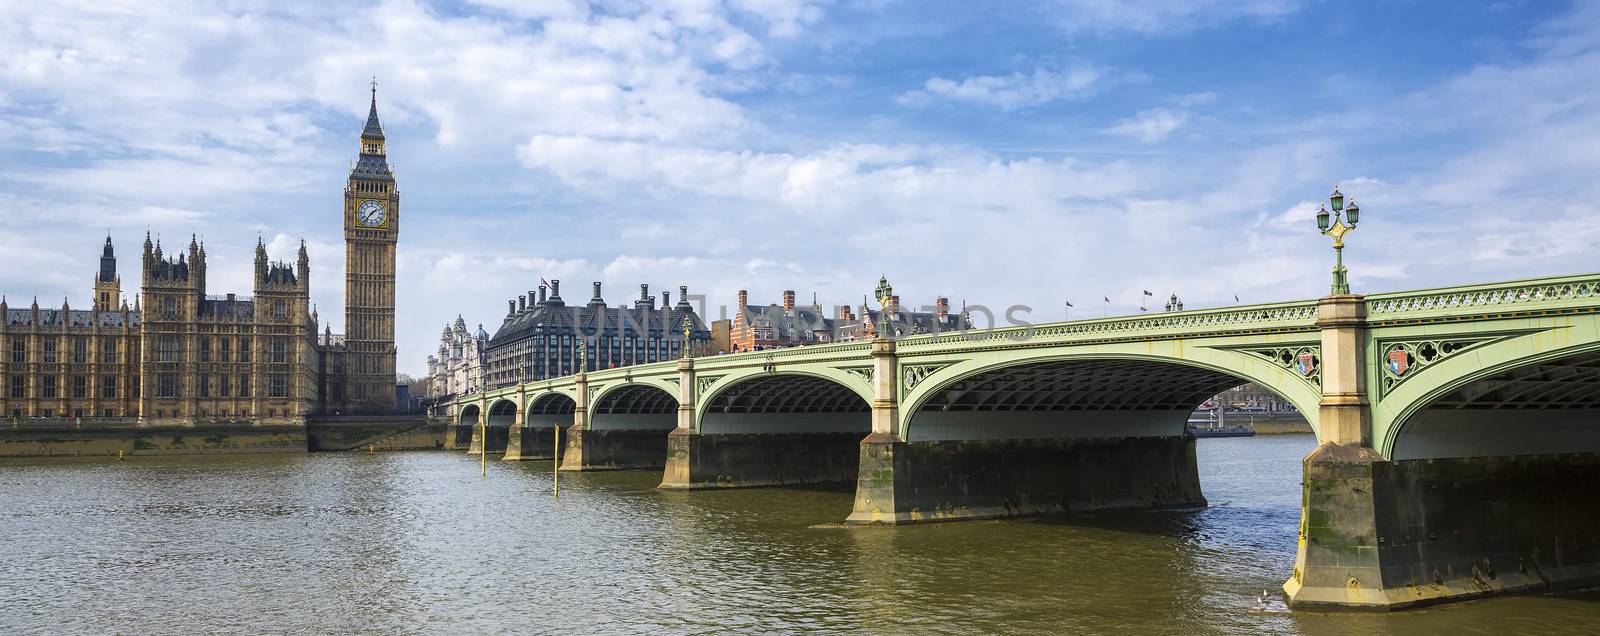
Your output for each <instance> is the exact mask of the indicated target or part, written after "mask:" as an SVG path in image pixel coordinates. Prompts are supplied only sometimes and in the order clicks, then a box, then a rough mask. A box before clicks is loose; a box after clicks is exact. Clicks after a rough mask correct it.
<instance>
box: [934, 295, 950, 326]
mask: <svg viewBox="0 0 1600 636" xmlns="http://www.w3.org/2000/svg"><path fill="white" fill-rule="evenodd" d="M933 307H934V315H935V316H937V317H938V318H939V320H944V319H945V317H947V316H949V315H950V299H949V298H945V297H944V296H939V297H938V298H934V299H933Z"/></svg>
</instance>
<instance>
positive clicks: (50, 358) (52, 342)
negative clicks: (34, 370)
mask: <svg viewBox="0 0 1600 636" xmlns="http://www.w3.org/2000/svg"><path fill="white" fill-rule="evenodd" d="M44 361H45V363H46V364H53V363H55V362H56V337H55V336H45V338H44Z"/></svg>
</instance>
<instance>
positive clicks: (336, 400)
mask: <svg viewBox="0 0 1600 636" xmlns="http://www.w3.org/2000/svg"><path fill="white" fill-rule="evenodd" d="M399 196H400V195H399V191H398V189H397V188H396V187H395V181H394V176H393V174H392V173H391V172H390V170H389V167H388V163H387V160H386V159H385V149H384V136H383V128H382V125H381V124H379V122H378V111H377V94H376V91H375V90H374V93H373V101H372V108H371V111H370V112H369V113H368V116H367V123H366V126H365V128H364V129H363V130H362V133H361V153H360V159H359V160H358V162H357V164H356V166H355V167H354V168H353V169H352V170H351V172H350V176H349V179H348V182H347V184H346V187H345V205H344V214H343V220H344V228H345V243H346V258H347V271H346V285H345V289H346V298H347V299H348V306H347V307H346V313H345V324H346V327H347V330H348V331H349V332H350V334H349V336H348V337H347V336H344V335H338V334H333V333H331V331H328V330H324V331H323V333H322V334H318V333H317V332H318V329H317V326H318V317H317V315H316V312H315V310H314V309H313V308H312V307H311V300H310V258H309V255H308V254H307V253H306V248H305V244H304V242H302V243H301V246H300V253H299V258H298V260H297V261H296V263H295V264H294V265H292V266H291V265H289V264H287V263H284V262H272V263H269V262H268V259H267V252H266V246H265V245H264V244H262V243H261V241H260V240H257V243H256V253H255V270H254V276H253V287H254V289H253V292H254V294H253V296H251V297H239V296H237V295H235V294H225V295H220V296H216V295H208V294H207V288H206V270H207V261H206V250H205V246H204V244H203V243H201V242H200V241H199V240H197V239H195V238H191V239H190V241H189V245H188V248H187V250H186V251H183V252H180V253H179V254H178V255H177V256H176V258H173V257H171V256H169V255H167V254H166V253H164V251H163V249H162V247H161V245H160V242H159V241H155V242H152V241H151V240H150V238H149V236H146V238H145V243H144V254H143V258H142V259H141V266H142V271H141V274H140V285H139V293H138V296H137V297H136V299H135V301H134V305H133V307H129V306H128V303H127V301H126V300H124V299H123V298H122V279H121V277H120V276H119V275H118V274H117V271H116V255H115V251H114V248H113V246H112V243H111V239H110V238H109V237H108V238H107V239H106V243H105V246H104V248H103V250H102V253H101V258H100V269H99V271H98V272H96V274H95V277H94V295H93V302H92V303H91V305H90V308H89V309H87V310H74V309H72V308H71V306H70V305H69V303H68V302H66V301H63V302H62V305H61V308H59V309H55V308H48V309H46V308H40V307H39V305H38V301H37V300H35V301H34V302H33V304H32V306H30V307H29V308H26V309H14V308H11V307H8V306H7V304H6V300H5V299H4V298H0V347H4V354H3V355H0V416H3V417H11V418H110V419H124V420H127V421H130V422H137V423H140V424H146V425H173V424H176V425H186V424H195V423H200V422H223V421H245V422H253V423H296V422H303V421H304V419H305V417H306V416H307V415H312V414H317V413H324V414H367V413H388V412H392V411H393V409H394V396H395V383H394V378H395V375H394V271H395V269H394V263H395V252H394V250H395V243H396V240H397V238H398V235H399V218H398V214H399Z"/></svg>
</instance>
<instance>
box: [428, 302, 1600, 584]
mask: <svg viewBox="0 0 1600 636" xmlns="http://www.w3.org/2000/svg"><path fill="white" fill-rule="evenodd" d="M1245 382H1254V383H1256V384H1258V385H1260V386H1262V387H1265V388H1267V389H1270V390H1272V391H1274V392H1275V393H1277V394H1278V395H1280V396H1282V397H1283V398H1284V399H1286V400H1288V401H1289V402H1291V403H1293V404H1295V405H1296V406H1297V407H1298V408H1299V409H1300V411H1301V412H1302V413H1303V414H1305V416H1306V419H1307V420H1308V421H1309V422H1310V424H1311V427H1312V429H1313V430H1314V431H1315V432H1316V434H1317V438H1318V447H1317V448H1316V450H1314V451H1312V452H1311V453H1310V454H1309V455H1307V456H1306V458H1305V461H1304V465H1305V468H1304V477H1303V482H1302V490H1303V506H1302V515H1301V524H1300V531H1299V538H1298V550H1297V554H1296V558H1295V564H1294V567H1293V570H1292V573H1291V575H1290V577H1289V580H1288V581H1287V582H1286V583H1285V584H1284V591H1285V593H1286V596H1287V597H1288V599H1289V600H1290V603H1291V605H1292V606H1294V607H1296V608H1305V607H1323V608H1341V609H1394V608H1401V607H1408V606H1413V605H1418V604H1425V603H1433V602H1441V601H1449V600H1460V599H1467V598H1475V597H1479V596H1483V595H1488V594H1496V593H1507V592H1526V591H1545V590H1559V589H1566V588H1572V587H1579V586H1590V585H1597V584H1600V422H1597V421H1596V415H1597V414H1600V410H1597V409H1600V274H1595V275H1584V276H1569V277H1560V278H1548V279H1537V280H1524V281H1513V282H1506V283H1496V284H1487V285H1472V286H1463V287H1453V288H1445V289H1432V290H1422V291H1413V292H1403V293H1387V294H1374V295H1368V296H1360V295H1340V296H1330V297H1325V298H1321V299H1318V300H1310V301H1299V302H1287V303H1273V304H1263V305H1251V306H1239V307H1228V308H1221V309H1204V310H1192V311H1181V312H1171V313H1162V314H1156V315H1147V316H1138V317H1118V318H1107V319H1099V320H1081V321H1071V322H1063V323H1054V324H1046V325H1037V326H1033V327H1026V328H1007V329H996V330H976V331H972V332H967V333H943V334H928V335H920V336H912V337H906V338H902V339H898V340H889V339H879V340H874V341H870V342H866V341H863V342H847V343H837V344H830V345H822V346H811V347H801V348H792V349H782V350H775V351H764V352H752V353H742V354H736V355H726V356H715V357H704V358H698V359H683V360H678V361H675V362H663V363H656V364H650V365H642V366H634V367H626V368H619V369H607V370H603V371H596V372H590V373H584V374H578V375H576V376H570V377H564V378H558V379H551V380H542V381H537V382H530V383H525V384H519V385H516V386H512V387H507V388H504V389H499V390H495V391H489V392H487V393H482V394H478V395H472V396H468V397H467V398H465V399H463V400H461V401H459V402H457V403H456V405H455V406H456V410H457V413H459V419H458V425H457V433H456V435H455V436H454V438H453V439H452V440H451V442H452V444H454V445H456V446H457V447H460V446H468V445H470V452H483V451H484V449H487V451H488V452H490V453H499V452H502V451H503V452H505V459H507V460H514V459H529V458H539V457H543V458H548V457H550V455H551V451H552V444H551V439H552V431H553V427H555V426H561V427H563V428H565V429H566V431H567V432H566V434H565V435H564V440H565V442H566V443H565V447H564V449H563V453H564V457H563V462H562V466H561V469H562V470H598V469H621V468H659V469H662V470H663V477H662V482H661V487H662V488H725V487H739V486H772V485H785V484H805V483H816V482H852V481H853V482H855V484H856V496H855V504H854V510H853V511H852V512H851V513H850V515H849V517H848V519H847V522H848V523H857V524H899V523H912V522H924V521H939V520H955V519H973V518H985V517H1004V516H1017V515H1032V514H1045V513H1073V512H1086V511H1105V510H1122V509H1153V508H1188V507H1197V506H1204V505H1206V500H1205V498H1204V496H1203V495H1202V494H1201V488H1200V483H1199V478H1198V475H1197V471H1196V465H1195V449H1194V439H1193V438H1192V437H1189V436H1187V435H1186V434H1185V432H1184V422H1185V421H1186V420H1187V418H1188V415H1189V413H1190V412H1191V411H1192V410H1193V409H1194V408H1195V407H1196V406H1197V405H1198V404H1199V403H1200V402H1202V401H1204V400H1205V399H1206V398H1208V397H1210V396H1212V395H1215V394H1217V393H1218V392H1220V391H1222V390H1224V389H1227V388H1229V387H1232V386H1236V385H1239V384H1242V383H1245ZM480 415H484V416H486V420H485V421H482V422H480V420H479V417H480ZM480 424H483V425H484V426H479V425H480Z"/></svg>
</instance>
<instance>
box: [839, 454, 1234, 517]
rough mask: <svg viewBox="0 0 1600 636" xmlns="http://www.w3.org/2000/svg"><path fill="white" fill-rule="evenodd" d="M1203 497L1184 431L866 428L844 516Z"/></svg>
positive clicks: (964, 513)
mask: <svg viewBox="0 0 1600 636" xmlns="http://www.w3.org/2000/svg"><path fill="white" fill-rule="evenodd" d="M1205 505H1206V499H1205V497H1204V496H1202V495H1201V494H1200V479H1199V474H1198V471H1197V467H1196V464H1195V452H1194V438H1192V437H1188V436H1174V437H1128V438H1117V439H1015V440H964V441H932V442H904V441H900V440H899V438H897V437H894V436H892V435H885V434H874V435H871V436H868V437H867V438H866V439H865V440H862V441H861V444H860V475H859V477H858V479H857V481H856V500H855V509H854V511H853V512H851V513H850V517H849V518H848V519H846V522H847V523H858V524H866V523H882V524H899V523H915V522H921V521H947V520H958V519H983V518H990V517H1015V516H1027V515H1040V514H1061V513H1074V512H1090V511H1109V510H1131V509H1160V508H1194V507H1203V506H1205Z"/></svg>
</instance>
